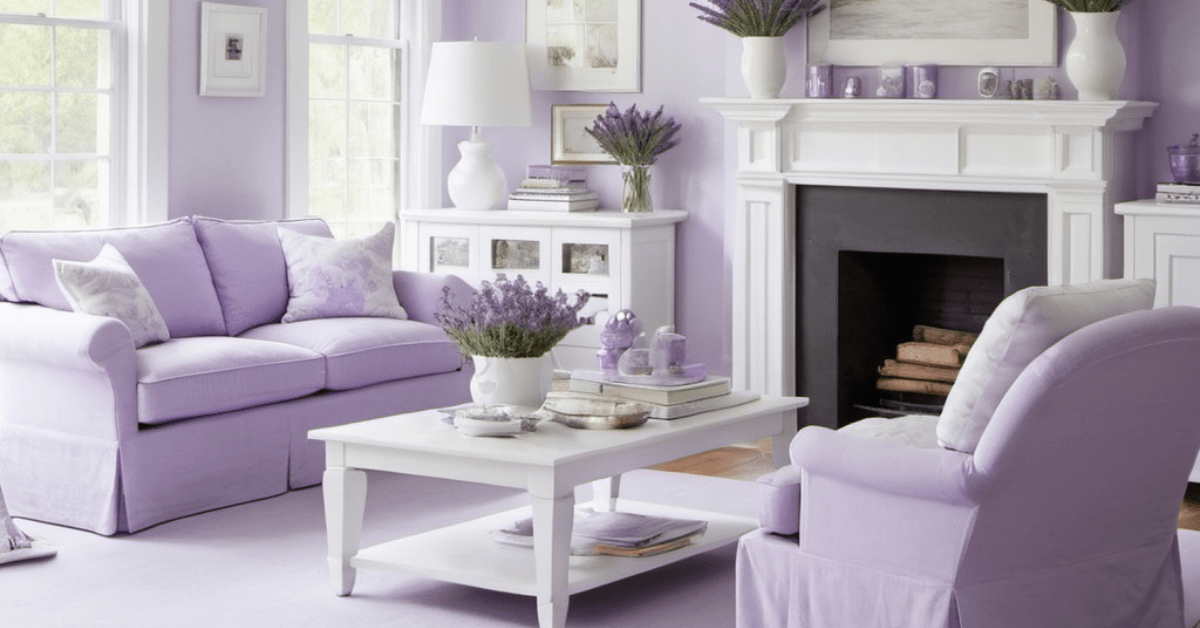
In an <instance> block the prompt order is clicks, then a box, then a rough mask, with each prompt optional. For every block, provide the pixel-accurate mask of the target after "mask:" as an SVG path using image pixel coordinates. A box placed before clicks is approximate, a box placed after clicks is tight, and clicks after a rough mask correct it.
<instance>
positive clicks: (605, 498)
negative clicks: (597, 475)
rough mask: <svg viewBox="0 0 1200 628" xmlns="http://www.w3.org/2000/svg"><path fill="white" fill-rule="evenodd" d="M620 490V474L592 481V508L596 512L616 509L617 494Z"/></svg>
mask: <svg viewBox="0 0 1200 628" xmlns="http://www.w3.org/2000/svg"><path fill="white" fill-rule="evenodd" d="M620 492H621V476H619V475H614V476H612V477H611V478H601V479H599V480H595V481H593V482H592V508H593V509H595V511H596V512H613V511H615V510H616V509H617V496H618V494H619V493H620Z"/></svg>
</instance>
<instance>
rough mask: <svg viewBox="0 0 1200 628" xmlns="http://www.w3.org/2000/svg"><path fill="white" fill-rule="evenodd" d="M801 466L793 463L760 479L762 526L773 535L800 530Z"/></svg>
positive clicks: (793, 532)
mask: <svg viewBox="0 0 1200 628" xmlns="http://www.w3.org/2000/svg"><path fill="white" fill-rule="evenodd" d="M801 477H802V474H801V472H800V467H797V466H796V465H794V464H789V465H786V466H783V467H780V468H778V469H776V470H774V471H772V472H770V473H768V474H766V475H764V476H762V477H760V478H758V480H757V482H758V499H759V502H758V525H759V527H761V528H762V529H764V530H766V531H768V532H771V533H773V534H783V535H789V534H796V533H798V532H799V531H800V480H801Z"/></svg>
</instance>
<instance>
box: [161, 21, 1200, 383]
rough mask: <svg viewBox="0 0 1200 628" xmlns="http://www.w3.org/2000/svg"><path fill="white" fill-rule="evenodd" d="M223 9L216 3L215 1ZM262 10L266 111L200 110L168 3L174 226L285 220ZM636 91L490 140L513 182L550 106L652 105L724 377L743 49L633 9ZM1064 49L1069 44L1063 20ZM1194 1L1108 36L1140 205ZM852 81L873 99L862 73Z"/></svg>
mask: <svg viewBox="0 0 1200 628" xmlns="http://www.w3.org/2000/svg"><path fill="white" fill-rule="evenodd" d="M226 1H228V0H226ZM245 4H254V5H256V6H265V7H267V8H268V12H269V28H270V31H269V33H268V68H267V95H266V96H265V97H263V98H249V99H240V98H233V99H230V98H201V97H199V96H198V95H197V86H198V84H199V78H198V67H199V59H198V55H199V20H200V17H199V16H200V2H199V0H173V1H172V3H171V5H172V6H171V10H172V12H171V68H172V72H171V86H170V93H171V96H170V97H171V102H170V107H171V109H170V116H171V117H170V128H171V138H170V142H171V147H170V159H171V163H170V171H171V175H170V176H171V181H170V188H169V189H170V191H169V198H170V202H171V210H170V213H171V215H172V216H181V215H187V214H190V213H206V214H210V215H215V216H222V217H236V218H276V217H280V216H283V215H284V184H285V180H284V155H285V144H284V76H283V75H284V63H283V54H284V46H283V42H284V8H285V0H255V1H254V2H245ZM642 5H643V8H642V11H643V20H642V26H643V37H642V91H641V92H640V93H635V94H620V93H580V92H535V93H534V100H533V102H534V125H533V126H532V127H530V128H518V129H487V130H486V131H485V134H486V135H487V136H488V138H489V139H491V140H492V141H493V142H494V143H495V148H496V155H497V159H498V161H499V162H500V164H501V167H502V168H504V170H505V173H506V175H507V176H508V178H509V181H510V183H515V181H517V180H519V179H520V178H521V177H522V176H523V173H524V169H525V166H526V165H528V164H533V163H545V162H546V161H547V160H548V159H549V151H550V131H549V115H550V105H551V104H555V103H595V104H603V103H607V102H608V101H609V100H612V101H615V102H616V103H617V104H618V105H620V106H622V107H625V106H628V105H629V104H632V103H636V104H637V105H638V106H639V108H642V107H657V106H658V105H664V106H665V107H666V111H667V112H668V113H669V114H670V115H673V116H675V118H676V119H677V120H679V121H680V122H682V123H683V125H684V131H683V144H681V145H680V146H679V147H678V148H676V149H675V150H673V151H671V152H669V153H667V154H666V155H665V156H664V157H663V158H662V159H660V161H659V163H658V166H657V167H656V169H655V174H654V187H653V192H654V200H655V204H656V205H657V206H658V207H662V208H680V209H686V210H687V211H689V212H690V218H689V219H688V221H687V222H685V223H683V224H682V225H681V226H680V228H679V250H678V253H677V257H676V266H677V272H678V280H677V286H678V295H677V299H676V308H677V322H678V326H679V328H680V331H681V332H682V333H684V334H687V335H688V336H689V337H690V338H691V341H690V342H689V349H690V352H691V353H692V357H693V358H695V359H697V360H700V361H704V362H706V363H708V364H709V366H710V367H711V368H713V369H714V370H716V371H723V372H728V370H729V368H730V364H729V346H730V342H731V340H730V335H729V332H728V330H729V326H730V316H731V315H730V303H729V299H730V289H729V285H730V281H729V273H730V270H729V263H728V255H727V253H726V252H725V251H724V232H725V230H726V229H727V227H728V226H729V225H730V224H731V222H730V216H729V211H728V209H727V208H728V207H729V206H730V205H731V200H732V194H733V192H732V176H731V174H730V173H731V172H732V168H733V163H732V161H731V157H732V155H731V153H732V152H733V143H732V142H733V135H732V132H731V130H730V129H729V128H728V127H727V126H726V125H725V124H724V122H723V121H722V119H721V118H720V116H718V115H717V114H716V113H714V112H713V111H712V110H711V109H709V108H707V107H704V106H703V105H701V104H699V102H698V101H699V99H700V98H703V97H708V96H723V95H729V96H744V95H746V91H745V88H744V87H743V86H742V83H741V78H740V76H739V75H738V69H737V68H738V59H739V55H740V45H739V42H738V41H737V40H736V38H734V37H733V36H731V35H728V34H726V33H724V32H723V31H721V30H719V29H717V28H714V27H711V26H709V25H706V24H703V23H701V22H700V21H699V20H696V19H695V10H694V9H692V8H690V7H689V6H688V5H687V2H686V1H685V0H643V2H642ZM524 12H525V0H444V9H443V17H444V28H445V39H469V38H471V37H476V36H477V37H479V38H480V39H483V40H521V39H523V38H524ZM1062 22H1063V24H1062V25H1061V27H1060V29H1061V31H1060V32H1061V35H1060V48H1063V49H1065V47H1066V44H1067V43H1069V42H1070V40H1071V37H1072V35H1073V27H1072V26H1071V24H1070V18H1068V17H1066V16H1063V19H1062ZM1197 24H1200V2H1196V1H1195V0H1139V1H1135V2H1134V4H1133V5H1131V6H1130V7H1129V8H1128V9H1126V10H1125V11H1123V13H1122V16H1121V18H1120V23H1119V26H1118V32H1119V34H1120V36H1121V39H1122V41H1123V42H1125V47H1126V52H1127V55H1128V57H1129V71H1128V73H1127V76H1126V80H1125V83H1124V85H1123V87H1122V89H1121V93H1120V96H1121V97H1122V98H1126V99H1138V100H1151V101H1156V102H1159V103H1161V106H1160V108H1159V110H1158V112H1157V113H1156V114H1155V116H1154V117H1153V118H1152V119H1151V120H1150V122H1149V124H1148V127H1147V129H1146V130H1145V131H1143V132H1141V133H1140V134H1139V140H1138V150H1139V153H1140V157H1141V158H1140V159H1139V160H1138V163H1140V164H1141V166H1140V169H1139V171H1138V173H1137V176H1138V182H1139V188H1138V193H1139V194H1138V195H1139V196H1143V197H1144V196H1150V195H1152V194H1153V191H1154V188H1153V186H1154V183H1155V182H1156V181H1159V180H1164V179H1166V178H1168V177H1169V170H1168V168H1167V162H1166V152H1165V147H1166V146H1167V145H1169V144H1175V143H1179V142H1181V141H1184V140H1185V139H1186V138H1187V137H1188V136H1190V135H1191V134H1192V133H1195V132H1200V55H1197V54H1195V53H1194V52H1193V49H1194V47H1195V42H1196V40H1197V39H1198V38H1200V27H1198V26H1197ZM787 44H788V49H789V61H790V64H791V65H790V68H789V78H788V82H787V84H786V85H785V87H784V92H783V94H782V96H784V97H799V96H800V95H802V93H803V78H802V74H803V65H804V44H805V41H804V32H803V29H802V28H800V29H796V30H794V31H793V32H792V33H789V34H788V36H787ZM976 72H977V69H976V68H943V70H942V75H941V81H940V82H941V95H942V96H943V97H951V98H955V97H957V98H969V97H971V96H972V95H973V94H974V86H975V75H976ZM852 73H858V74H860V75H861V76H863V77H864V78H866V79H867V87H868V88H869V90H872V91H873V89H874V84H873V83H872V81H873V78H872V71H871V70H867V69H863V70H853V71H839V73H838V77H839V78H843V77H844V76H847V75H849V74H852ZM1016 75H1017V76H1018V77H1030V78H1035V79H1038V80H1040V79H1041V78H1042V77H1044V76H1046V75H1053V76H1055V77H1057V78H1058V80H1059V85H1060V86H1061V88H1062V90H1063V95H1064V97H1068V98H1071V97H1074V90H1073V89H1072V88H1071V87H1070V83H1069V81H1068V80H1067V79H1066V77H1065V76H1064V75H1063V73H1062V72H1061V70H1059V69H1057V68H1029V69H1020V70H1018V71H1016ZM465 137H466V131H465V129H447V130H446V133H445V147H444V149H443V169H444V171H449V169H450V168H451V167H452V166H453V164H454V162H455V161H457V159H458V151H457V148H455V144H456V143H457V142H458V141H460V140H462V139H464V138H465ZM588 174H589V179H590V181H591V183H592V185H593V187H595V188H597V189H598V191H599V192H600V194H601V198H602V200H603V201H604V203H605V205H607V206H612V205H615V204H616V202H617V201H618V197H619V191H620V182H619V176H618V173H617V170H616V168H615V167H613V166H591V167H589V173H588Z"/></svg>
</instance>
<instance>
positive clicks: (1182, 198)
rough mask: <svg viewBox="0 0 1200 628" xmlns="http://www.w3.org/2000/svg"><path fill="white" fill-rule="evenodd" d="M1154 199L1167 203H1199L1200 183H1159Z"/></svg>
mask: <svg viewBox="0 0 1200 628" xmlns="http://www.w3.org/2000/svg"><path fill="white" fill-rule="evenodd" d="M1154 198H1155V200H1159V201H1164V202H1167V203H1185V204H1191V205H1200V185H1197V184H1193V183H1159V184H1158V189H1157V191H1156V192H1155V193H1154Z"/></svg>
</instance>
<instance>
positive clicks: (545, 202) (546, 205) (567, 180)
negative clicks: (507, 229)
mask: <svg viewBox="0 0 1200 628" xmlns="http://www.w3.org/2000/svg"><path fill="white" fill-rule="evenodd" d="M599 206H600V197H599V196H597V195H596V193H595V192H594V191H592V190H589V189H588V186H587V175H586V174H585V173H584V170H583V168H574V167H568V166H529V168H528V170H527V171H526V176H525V180H524V181H521V185H520V186H519V187H517V189H516V190H514V191H513V193H512V194H509V195H508V208H509V209H512V210H529V211H548V212H585V211H593V210H595V209H596V208H597V207H599Z"/></svg>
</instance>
